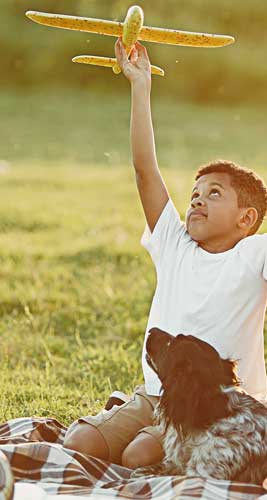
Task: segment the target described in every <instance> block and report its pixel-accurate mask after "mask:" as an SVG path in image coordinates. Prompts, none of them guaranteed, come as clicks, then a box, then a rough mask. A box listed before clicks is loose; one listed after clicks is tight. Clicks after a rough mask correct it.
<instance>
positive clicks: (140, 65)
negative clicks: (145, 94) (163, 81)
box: [115, 37, 151, 85]
mask: <svg viewBox="0 0 267 500" xmlns="http://www.w3.org/2000/svg"><path fill="white" fill-rule="evenodd" d="M115 55H116V58H117V61H118V63H119V66H120V68H121V69H122V72H123V74H124V75H125V76H126V78H127V79H128V80H129V81H130V82H131V83H132V84H133V83H136V82H142V81H143V82H144V83H146V84H149V85H151V66H150V61H149V57H148V54H147V50H146V48H145V47H144V46H143V45H141V43H139V42H136V43H135V44H134V46H133V49H132V51H131V54H130V59H128V57H127V53H126V50H125V48H124V45H123V43H122V39H121V37H120V38H118V40H117V41H116V43H115Z"/></svg>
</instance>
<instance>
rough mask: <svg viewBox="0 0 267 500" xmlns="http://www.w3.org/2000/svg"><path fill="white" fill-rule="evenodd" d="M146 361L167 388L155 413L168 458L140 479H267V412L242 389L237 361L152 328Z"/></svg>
mask: <svg viewBox="0 0 267 500" xmlns="http://www.w3.org/2000/svg"><path fill="white" fill-rule="evenodd" d="M146 351H147V355H146V357H147V362H148V364H149V365H150V367H151V368H152V369H153V370H154V371H155V372H156V374H157V375H158V377H159V379H160V381H161V384H162V387H161V393H160V399H159V403H158V406H157V407H156V410H155V415H156V423H157V424H158V425H160V427H161V428H162V429H163V431H164V451H165V458H164V459H163V461H162V462H161V463H160V464H156V465H154V466H149V467H142V468H139V469H136V471H135V472H134V473H133V476H134V477H137V476H140V475H144V474H145V475H147V474H148V475H150V474H159V475H188V476H201V477H204V478H215V479H225V480H231V481H241V482H247V483H254V484H262V481H263V479H264V478H266V477H267V408H266V407H265V406H264V405H263V404H262V403H260V402H259V401H257V400H256V399H254V398H253V397H252V396H250V395H249V394H247V393H246V392H245V391H244V390H242V389H241V387H240V380H239V378H238V376H237V362H236V361H231V360H229V359H222V358H221V357H220V355H219V354H218V352H217V351H216V350H215V349H214V348H213V347H212V346H211V345H209V344H208V343H207V342H204V341H203V340H200V339H198V338H196V337H194V336H192V335H182V334H181V335H177V336H176V337H174V336H172V335H170V334H168V333H166V332H164V331H162V330H159V329H158V328H152V329H151V330H150V333H149V336H148V339H147V342H146Z"/></svg>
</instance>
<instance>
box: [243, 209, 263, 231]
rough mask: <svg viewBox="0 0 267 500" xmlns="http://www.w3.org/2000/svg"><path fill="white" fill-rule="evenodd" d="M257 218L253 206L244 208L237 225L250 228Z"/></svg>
mask: <svg viewBox="0 0 267 500" xmlns="http://www.w3.org/2000/svg"><path fill="white" fill-rule="evenodd" d="M257 220H258V211H257V209H256V208H254V207H249V208H244V209H243V210H242V213H241V215H240V219H239V222H238V227H240V229H248V230H250V229H251V228H252V227H253V226H254V224H256V222H257Z"/></svg>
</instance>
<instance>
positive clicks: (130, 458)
mask: <svg viewBox="0 0 267 500" xmlns="http://www.w3.org/2000/svg"><path fill="white" fill-rule="evenodd" d="M163 457H164V451H163V448H162V446H161V444H160V443H159V441H157V439H156V438H154V437H153V436H152V435H151V434H147V433H146V432H141V433H140V434H138V436H137V437H136V438H135V439H134V440H133V441H132V442H131V443H129V444H128V446H127V447H126V448H125V450H124V452H123V454H122V458H121V462H122V465H123V466H124V467H127V468H128V469H137V467H145V466H147V465H153V464H156V463H158V462H160V461H161V460H162V459H163Z"/></svg>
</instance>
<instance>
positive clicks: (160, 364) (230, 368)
mask: <svg viewBox="0 0 267 500" xmlns="http://www.w3.org/2000/svg"><path fill="white" fill-rule="evenodd" d="M146 350H147V362H148V364H149V365H150V367H151V368H152V369H153V370H154V371H155V372H156V373H157V375H158V377H159V379H160V381H161V384H162V389H161V391H162V392H161V398H160V408H159V410H160V415H161V416H162V417H163V419H164V422H165V425H166V427H168V426H169V425H170V424H172V425H173V426H174V427H176V428H178V427H180V426H182V427H183V428H184V429H188V430H189V429H190V430H192V429H204V428H206V427H208V426H209V425H210V424H211V423H213V422H214V421H216V420H217V419H219V418H224V417H227V416H228V415H230V409H229V408H228V405H227V401H228V398H227V395H226V394H225V393H224V392H223V390H222V386H230V385H238V384H239V380H238V377H237V374H236V362H234V361H230V360H224V359H222V358H221V357H220V356H219V354H218V352H217V351H216V349H214V348H213V347H212V346H211V345H210V344H208V343H207V342H204V341H203V340H200V339H197V338H196V337H193V336H192V335H182V334H181V335H177V336H176V337H174V336H172V335H170V334H168V333H166V332H163V331H162V330H159V329H158V328H152V329H151V330H150V334H149V336H148V339H147V342H146Z"/></svg>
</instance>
